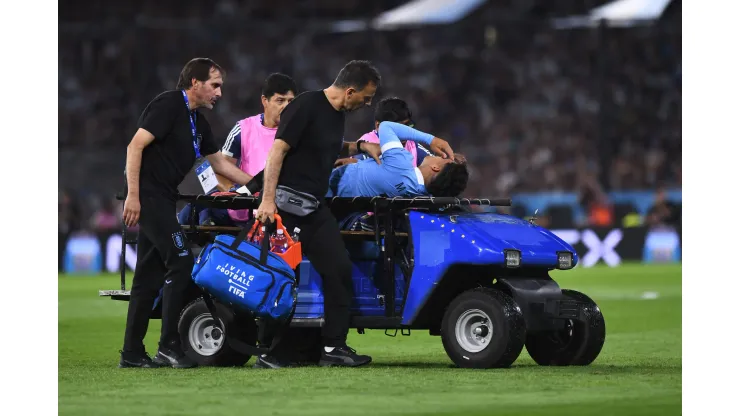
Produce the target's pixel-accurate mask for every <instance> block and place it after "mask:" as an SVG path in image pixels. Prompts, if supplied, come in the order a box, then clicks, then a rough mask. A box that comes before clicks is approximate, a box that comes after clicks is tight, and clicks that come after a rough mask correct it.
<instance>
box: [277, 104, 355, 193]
mask: <svg viewBox="0 0 740 416" xmlns="http://www.w3.org/2000/svg"><path fill="white" fill-rule="evenodd" d="M275 138H276V139H281V140H283V141H285V142H286V143H288V144H289V145H290V150H289V151H288V154H287V155H285V160H284V161H283V166H282V168H281V169H280V178H279V179H278V184H279V185H284V186H288V187H290V188H293V189H295V190H297V191H301V192H305V193H309V194H311V195H313V196H315V197H316V198H317V199H318V200H319V201H323V200H324V197H325V196H326V192H327V190H328V189H329V175H331V170H332V168H333V167H334V161H336V160H337V157H338V156H339V153H340V152H341V150H342V143H343V142H344V112H343V111H337V110H335V109H334V107H332V106H331V103H329V99H328V98H326V94H324V91H323V90H320V91H306V92H304V93H301V94H299V95H298V96H297V97H296V98H295V99H294V100H293V101H291V102H290V104H288V105H287V106H286V107H285V109H284V110H283V112H282V113H281V114H280V126H279V127H278V129H277V132H276V133H275Z"/></svg>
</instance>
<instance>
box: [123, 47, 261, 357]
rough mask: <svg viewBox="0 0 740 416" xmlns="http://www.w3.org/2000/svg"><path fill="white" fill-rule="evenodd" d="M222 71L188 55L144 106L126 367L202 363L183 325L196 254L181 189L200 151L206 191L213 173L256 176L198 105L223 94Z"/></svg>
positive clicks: (131, 165)
mask: <svg viewBox="0 0 740 416" xmlns="http://www.w3.org/2000/svg"><path fill="white" fill-rule="evenodd" d="M222 74H223V71H222V70H221V68H220V67H219V66H218V65H217V64H216V63H215V62H213V61H212V60H210V59H207V58H196V59H193V60H191V61H190V62H188V63H187V65H185V68H183V70H182V72H181V74H180V79H179V81H178V85H177V90H174V91H166V92H163V93H162V94H160V95H158V96H157V97H155V98H154V100H152V101H151V102H150V103H149V104H148V105H147V107H146V109H144V112H143V113H142V114H141V117H140V118H139V122H138V127H139V129H138V130H137V132H136V134H135V135H134V137H133V139H132V140H131V143H130V144H129V145H128V149H127V152H126V185H127V186H126V187H127V190H126V191H127V192H126V202H125V204H124V212H123V220H124V223H125V224H126V225H127V226H129V227H131V226H134V225H136V224H137V223H140V227H139V235H138V242H137V251H138V252H137V258H136V271H135V272H134V279H133V283H132V286H131V300H130V301H129V307H128V317H127V319H126V333H125V337H124V342H123V350H122V351H121V361H120V363H119V367H145V368H152V367H160V366H170V367H175V368H189V367H194V366H195V362H193V361H192V360H190V359H188V358H187V357H186V356H185V354H184V353H183V351H182V347H181V346H180V337H179V335H178V331H177V324H178V318H179V315H180V311H181V310H182V307H183V305H182V303H183V297H184V292H185V291H186V290H187V289H188V286H189V285H190V284H191V277H190V276H191V273H192V270H193V255H192V253H191V252H190V247H189V246H188V244H187V241H186V240H185V236H184V235H183V233H182V229H181V228H180V225H179V224H178V222H177V218H176V208H175V202H176V201H177V195H178V192H177V188H178V186H179V185H180V183H181V182H182V180H183V179H184V177H185V175H186V174H187V173H188V172H189V171H190V169H192V167H193V164H194V163H195V162H196V160H197V159H199V158H200V157H201V155H205V156H206V159H207V162H203V163H200V164H199V165H198V167H197V168H196V173H197V175H198V178H199V180H200V181H201V184H202V185H203V187H204V190H206V189H205V188H206V187H215V184H216V183H217V180H216V177H215V174H214V173H218V174H221V175H223V176H225V177H227V178H228V179H230V180H232V181H234V182H235V183H247V182H248V181H249V179H250V177H249V176H248V175H247V174H246V173H244V172H242V171H241V170H239V168H237V167H236V166H234V164H232V163H229V162H228V161H227V160H226V158H225V156H224V155H222V154H221V152H219V151H218V146H217V145H216V143H215V141H214V139H213V134H212V133H211V126H210V125H209V124H208V121H207V120H206V119H205V117H203V116H202V114H200V112H199V111H197V110H196V109H198V108H201V107H205V108H208V109H212V108H213V106H214V104H215V103H216V101H218V99H219V98H220V97H221V85H222V84H223V78H222ZM163 286H164V287H163ZM160 289H162V333H161V337H160V341H159V350H158V352H157V355H156V356H155V357H154V359H150V358H149V356H148V355H147V354H146V350H145V348H144V343H143V341H144V336H145V335H146V332H147V328H148V325H149V316H150V314H151V310H152V307H153V305H154V300H155V299H156V297H157V295H158V294H159V291H160Z"/></svg>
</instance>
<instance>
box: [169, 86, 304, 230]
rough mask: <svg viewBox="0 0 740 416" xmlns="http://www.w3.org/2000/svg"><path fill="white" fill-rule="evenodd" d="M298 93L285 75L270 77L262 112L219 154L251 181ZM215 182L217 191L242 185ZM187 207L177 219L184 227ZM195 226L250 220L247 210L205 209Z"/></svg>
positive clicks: (239, 127) (236, 130)
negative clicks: (284, 110) (286, 110)
mask: <svg viewBox="0 0 740 416" xmlns="http://www.w3.org/2000/svg"><path fill="white" fill-rule="evenodd" d="M297 92H298V88H297V87H296V83H295V81H293V79H292V78H291V77H289V76H287V75H284V74H279V73H275V74H271V75H270V76H269V77H267V79H266V80H265V83H264V84H263V86H262V107H263V108H264V112H263V113H262V114H257V115H254V116H251V117H247V118H245V119H243V120H239V121H238V122H237V123H236V125H235V126H234V128H232V129H231V131H230V132H229V135H228V136H227V137H226V141H225V142H224V145H223V148H222V149H221V153H223V155H224V156H226V159H227V160H229V161H230V162H231V163H234V164H236V165H237V166H238V167H239V169H241V170H242V171H243V172H245V173H246V174H248V175H249V176H250V177H254V176H255V175H256V174H258V173H259V172H261V171H262V170H263V169H264V168H265V162H266V161H267V153H268V152H269V151H270V147H272V142H274V141H275V132H276V131H277V127H278V125H279V124H280V113H281V112H282V111H283V109H284V108H285V106H287V105H288V103H290V102H291V101H293V99H294V98H295V96H296V94H297ZM216 177H217V178H218V191H221V192H227V191H229V190H231V189H232V188H234V187H235V185H236V187H239V186H241V185H245V184H234V183H231V181H229V180H228V179H226V178H224V177H223V176H220V175H216ZM190 209H191V207H190V205H188V206H187V207H185V208H184V209H183V210H182V211H181V212H180V215H179V218H180V223H181V224H186V223H187V221H188V216H189V215H190ZM198 216H199V219H198V223H199V224H203V223H207V222H208V221H209V219H210V220H211V221H212V222H214V223H217V225H232V224H235V225H242V224H244V223H246V222H247V221H249V220H250V219H251V212H250V210H246V209H244V210H231V209H230V210H223V209H204V210H202V211H201V212H200V213H199V215H198Z"/></svg>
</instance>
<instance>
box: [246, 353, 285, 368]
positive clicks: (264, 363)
mask: <svg viewBox="0 0 740 416" xmlns="http://www.w3.org/2000/svg"><path fill="white" fill-rule="evenodd" d="M286 367H292V364H291V363H288V362H283V361H280V360H278V359H277V358H275V357H274V356H272V355H266V354H262V355H260V356H259V357H257V361H255V362H254V365H253V366H252V368H269V369H278V368H286Z"/></svg>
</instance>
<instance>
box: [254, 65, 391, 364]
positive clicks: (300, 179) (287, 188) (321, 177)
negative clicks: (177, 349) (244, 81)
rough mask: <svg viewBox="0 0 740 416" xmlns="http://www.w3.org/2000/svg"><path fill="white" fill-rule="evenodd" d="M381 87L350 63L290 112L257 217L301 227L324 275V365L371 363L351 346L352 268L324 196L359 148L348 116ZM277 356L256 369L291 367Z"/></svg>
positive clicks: (369, 146) (367, 70) (283, 118)
mask: <svg viewBox="0 0 740 416" xmlns="http://www.w3.org/2000/svg"><path fill="white" fill-rule="evenodd" d="M379 84H380V74H378V71H377V70H376V69H375V68H374V67H372V66H371V65H370V63H369V62H367V61H351V62H349V63H348V64H347V65H345V67H344V68H343V69H342V70H341V71H340V72H339V75H338V76H337V78H336V80H335V81H334V84H332V85H331V86H330V87H329V88H326V89H324V90H319V91H308V92H304V93H302V94H300V95H298V96H297V97H296V98H295V100H293V101H292V102H291V103H290V104H288V106H287V107H285V110H283V112H282V114H281V115H280V126H279V127H278V130H277V132H276V134H275V142H274V143H273V145H272V148H271V149H270V153H269V155H268V156H267V163H266V166H265V171H264V188H263V191H262V192H263V193H262V203H261V204H260V207H259V209H258V210H257V215H256V216H257V218H258V219H259V220H260V221H265V220H266V219H268V218H269V219H270V220H273V218H274V215H275V213H276V212H279V213H280V216H281V217H282V219H283V224H284V225H285V226H286V227H287V228H288V230H293V228H294V227H299V228H300V229H301V234H300V239H301V246H302V247H303V250H304V253H305V254H306V256H307V257H308V259H309V260H310V261H311V264H312V265H313V267H314V268H315V269H316V271H318V272H319V274H320V275H321V278H322V281H323V289H324V326H323V328H322V335H323V340H324V348H323V350H322V353H321V360H320V362H319V364H320V365H327V366H331V365H335V366H351V367H356V366H360V365H364V364H367V363H369V362H370V361H371V358H370V357H369V356H366V355H358V354H356V353H355V351H354V350H353V349H352V348H349V347H348V346H347V333H348V332H349V324H350V303H351V301H352V298H353V287H352V263H351V262H350V259H349V256H348V254H347V250H346V249H345V246H344V242H343V241H342V238H341V236H340V234H339V226H338V224H337V221H336V220H335V219H334V216H333V215H332V213H331V211H330V210H329V208H328V207H327V206H326V204H325V202H324V196H325V195H326V192H327V190H328V187H329V175H330V174H331V171H332V168H333V166H334V161H335V160H336V159H337V157H338V156H339V154H340V151H342V150H343V149H345V150H346V148H349V149H351V150H354V149H356V144H355V143H351V144H350V143H345V142H344V117H345V113H346V112H348V111H353V110H356V109H359V108H362V107H365V106H369V105H370V104H371V101H372V98H373V96H374V95H375V91H376V89H377V88H378V86H379ZM361 146H362V149H361V150H363V151H365V152H367V153H370V154H371V155H373V157H374V158H375V159H376V160H378V157H379V155H380V146H378V145H377V144H374V143H362V144H361ZM354 151H356V150H354ZM351 153H352V152H350V154H351ZM276 197H277V200H276ZM276 203H277V205H276ZM274 351H275V352H274V353H273V354H272V355H269V356H265V355H263V356H261V357H258V359H257V363H256V364H255V366H256V367H262V368H279V367H282V366H284V365H286V364H287V363H285V362H284V361H285V360H284V357H282V356H281V355H282V354H281V352H280V351H281V348H280V346H276V348H275V350H274Z"/></svg>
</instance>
